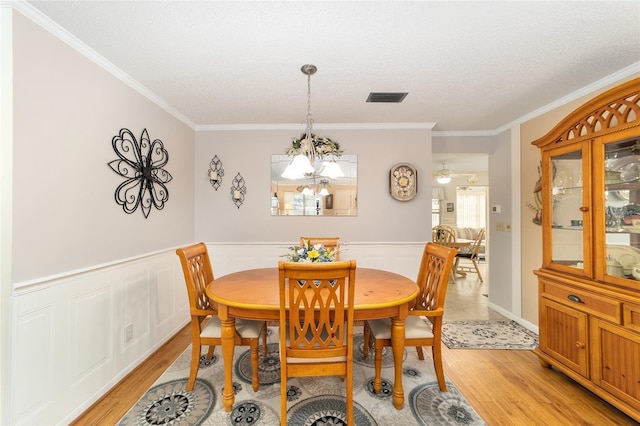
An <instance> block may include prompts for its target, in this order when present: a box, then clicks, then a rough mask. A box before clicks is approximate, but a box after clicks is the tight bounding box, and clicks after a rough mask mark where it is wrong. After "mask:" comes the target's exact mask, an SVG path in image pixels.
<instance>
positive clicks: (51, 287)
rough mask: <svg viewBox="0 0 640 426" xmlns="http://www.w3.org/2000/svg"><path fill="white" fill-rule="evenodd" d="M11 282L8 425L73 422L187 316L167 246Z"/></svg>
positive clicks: (177, 271)
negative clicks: (97, 264)
mask: <svg viewBox="0 0 640 426" xmlns="http://www.w3.org/2000/svg"><path fill="white" fill-rule="evenodd" d="M15 287H16V289H15V290H14V294H13V296H12V301H11V306H12V314H11V318H12V324H11V340H12V344H11V345H10V348H11V361H10V362H11V374H10V378H9V380H10V389H11V396H10V399H11V401H10V404H9V407H10V410H11V413H10V419H11V424H29V425H32V424H42V425H44V424H67V423H69V422H71V421H73V420H74V419H75V418H76V417H78V416H79V415H80V414H82V412H83V411H85V410H86V409H87V408H88V407H90V406H91V405H92V404H93V403H94V402H95V401H97V400H98V399H99V398H100V397H101V396H102V395H104V394H105V393H106V392H107V391H108V390H109V389H110V388H111V387H113V386H114V385H115V384H116V383H118V381H120V380H121V379H122V378H123V377H124V376H126V375H127V374H128V373H129V372H130V371H132V370H133V369H134V368H135V367H137V366H138V365H139V364H140V363H141V362H142V361H144V360H145V359H146V358H147V357H148V356H149V355H150V354H151V353H153V352H154V351H155V350H156V349H158V348H159V347H160V346H161V345H162V344H163V343H165V342H166V341H167V340H168V339H169V338H171V337H172V336H173V335H174V334H175V333H176V332H177V331H178V330H180V329H181V328H182V327H183V326H184V325H186V324H187V322H188V321H189V304H188V300H187V295H186V290H185V286H184V279H183V276H182V269H181V268H180V262H179V261H178V257H177V256H176V254H175V250H174V249H170V250H167V251H164V252H162V253H158V254H153V255H149V256H144V257H141V258H138V259H134V260H127V261H123V262H120V263H117V264H115V265H110V266H106V267H105V266H101V267H98V268H96V269H94V270H89V271H82V272H76V273H70V274H68V275H67V276H66V277H58V278H55V279H45V280H40V281H39V282H36V283H34V282H30V283H28V285H21V284H18V285H16V286H15ZM127 326H131V330H132V333H131V334H132V336H131V338H130V339H128V340H127V339H126V333H125V328H126V327H127Z"/></svg>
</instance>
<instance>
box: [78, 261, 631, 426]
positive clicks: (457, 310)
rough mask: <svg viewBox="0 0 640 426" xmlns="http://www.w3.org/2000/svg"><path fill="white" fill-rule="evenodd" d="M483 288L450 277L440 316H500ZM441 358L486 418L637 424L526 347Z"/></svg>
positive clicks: (93, 417)
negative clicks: (543, 365) (443, 308)
mask: <svg viewBox="0 0 640 426" xmlns="http://www.w3.org/2000/svg"><path fill="white" fill-rule="evenodd" d="M483 266H484V265H483ZM481 272H482V271H481ZM483 277H485V276H484V275H483ZM488 291H489V280H488V279H487V277H485V283H484V284H480V283H479V282H478V281H477V278H476V276H475V275H474V274H470V275H469V277H467V278H458V279H457V280H456V283H455V284H453V283H450V284H449V289H448V291H447V303H446V308H445V320H450V321H451V320H462V319H501V318H504V317H502V316H501V315H499V314H497V313H496V312H495V311H492V310H491V309H489V308H488V306H487V305H488V299H487V297H485V296H483V294H487V292H488ZM190 340H191V334H190V329H189V328H188V327H185V328H184V329H183V330H181V331H180V332H179V333H178V334H177V335H176V336H175V337H174V338H173V339H172V340H170V341H169V342H168V343H167V344H166V345H164V346H163V347H162V348H160V350H158V351H157V352H156V353H155V354H154V355H152V356H151V357H149V359H148V360H147V361H146V362H145V363H144V364H142V365H141V366H140V367H138V368H137V369H136V370H135V371H133V372H132V373H131V374H130V375H129V376H127V377H126V378H124V379H123V380H122V381H121V382H120V383H119V384H118V385H117V386H116V387H114V388H113V389H112V390H111V391H110V392H109V393H108V394H107V395H105V396H104V398H102V399H101V400H100V401H99V402H97V403H96V404H94V406H93V407H91V408H90V409H89V410H87V411H86V412H85V413H84V414H83V415H82V416H81V417H79V418H78V419H77V420H76V421H75V422H74V424H75V425H114V424H116V423H117V422H118V420H120V418H122V416H124V415H125V413H126V412H127V411H128V410H129V408H131V407H132V406H133V405H134V404H135V403H136V401H137V400H138V398H140V397H141V396H142V395H143V394H144V392H145V391H146V390H147V389H148V388H149V387H151V385H152V384H153V383H154V382H155V381H156V380H157V378H158V377H160V375H161V374H162V373H163V372H164V370H165V369H166V368H167V367H168V366H169V365H171V363H172V362H173V361H174V360H175V359H176V358H177V357H178V356H179V355H180V354H181V353H182V352H183V351H184V350H185V349H186V348H187V346H188V345H189V343H190ZM218 350H219V349H218ZM443 358H444V362H445V365H444V369H445V374H446V376H447V377H448V378H449V380H451V382H453V383H454V384H455V386H456V387H457V388H458V390H460V392H461V393H462V394H463V395H464V396H465V397H466V398H467V400H468V401H469V403H470V404H471V405H472V406H473V407H474V408H475V410H476V411H477V412H478V414H480V416H481V417H482V418H483V419H484V420H485V421H486V423H487V424H488V425H490V426H493V425H509V426H517V425H527V426H528V425H594V426H600V425H602V426H605V425H607V426H609V425H638V424H639V423H638V422H635V421H634V420H633V419H631V418H630V417H628V416H626V415H625V414H624V413H622V412H621V411H619V410H617V409H616V408H614V407H613V406H611V405H609V404H608V403H607V402H605V401H603V400H602V399H600V398H599V397H597V396H595V395H594V394H592V393H591V392H589V391H587V390H585V389H584V388H583V387H581V386H580V385H578V384H576V383H575V382H573V381H572V380H571V379H569V378H567V377H566V376H565V375H563V374H561V373H559V372H557V371H556V370H554V369H549V368H543V367H542V366H541V365H540V363H539V362H538V358H537V357H536V356H535V355H533V353H532V352H530V351H520V350H487V349H482V350H472V349H448V348H447V347H446V346H444V345H443Z"/></svg>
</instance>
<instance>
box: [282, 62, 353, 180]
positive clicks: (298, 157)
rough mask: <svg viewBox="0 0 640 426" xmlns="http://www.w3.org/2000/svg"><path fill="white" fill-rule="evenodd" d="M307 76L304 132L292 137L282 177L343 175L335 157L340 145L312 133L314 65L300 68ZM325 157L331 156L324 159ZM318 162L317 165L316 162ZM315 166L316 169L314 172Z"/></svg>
mask: <svg viewBox="0 0 640 426" xmlns="http://www.w3.org/2000/svg"><path fill="white" fill-rule="evenodd" d="M300 71H302V73H303V74H305V75H306V76H307V118H306V121H305V123H306V129H305V132H304V133H303V134H302V136H301V137H300V138H299V139H295V138H294V139H293V141H292V142H291V146H290V147H289V148H287V150H286V154H287V155H290V156H292V157H293V160H292V161H291V163H290V164H289V165H288V166H287V168H286V169H285V170H284V172H283V173H282V175H281V176H282V177H283V178H287V179H301V178H305V177H306V178H309V177H313V176H315V175H316V173H317V174H319V175H320V176H324V177H328V178H331V179H335V178H339V177H343V176H344V172H343V171H342V169H341V168H340V165H339V164H338V163H337V162H336V160H335V159H336V157H340V156H341V155H342V152H343V151H341V150H340V145H339V144H338V143H337V142H334V141H332V140H331V139H329V138H322V137H318V136H316V135H314V134H313V118H312V117H311V76H312V75H313V74H315V73H316V71H318V68H317V67H316V66H315V65H310V64H307V65H303V66H302V67H301V68H300ZM325 157H331V159H330V160H328V161H327V160H325ZM318 162H320V164H319V165H317V164H316V163H318ZM316 167H317V168H318V171H317V172H316Z"/></svg>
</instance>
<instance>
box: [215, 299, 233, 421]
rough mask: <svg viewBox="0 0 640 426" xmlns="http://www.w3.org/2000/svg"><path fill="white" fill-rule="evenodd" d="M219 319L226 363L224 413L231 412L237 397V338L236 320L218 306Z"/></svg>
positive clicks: (223, 393) (223, 397) (223, 391)
mask: <svg viewBox="0 0 640 426" xmlns="http://www.w3.org/2000/svg"><path fill="white" fill-rule="evenodd" d="M218 317H219V318H220V324H221V326H222V327H221V328H222V330H221V337H222V361H223V363H224V389H223V390H222V404H223V405H224V411H226V412H227V413H229V412H231V409H232V408H233V403H234V401H235V395H234V393H233V350H234V346H235V336H236V320H235V318H233V317H229V316H228V314H227V310H226V307H223V306H222V305H218Z"/></svg>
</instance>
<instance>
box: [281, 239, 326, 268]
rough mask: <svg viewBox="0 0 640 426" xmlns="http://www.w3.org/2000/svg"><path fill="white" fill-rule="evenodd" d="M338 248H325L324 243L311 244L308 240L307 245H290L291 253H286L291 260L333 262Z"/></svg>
mask: <svg viewBox="0 0 640 426" xmlns="http://www.w3.org/2000/svg"><path fill="white" fill-rule="evenodd" d="M337 251H338V249H337V248H336V250H331V249H328V248H325V247H324V246H323V245H322V244H315V245H311V244H310V243H309V241H307V243H306V245H303V246H294V247H289V253H287V254H285V255H284V257H286V258H287V260H288V261H289V262H300V263H315V262H333V261H335V260H336V253H337Z"/></svg>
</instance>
